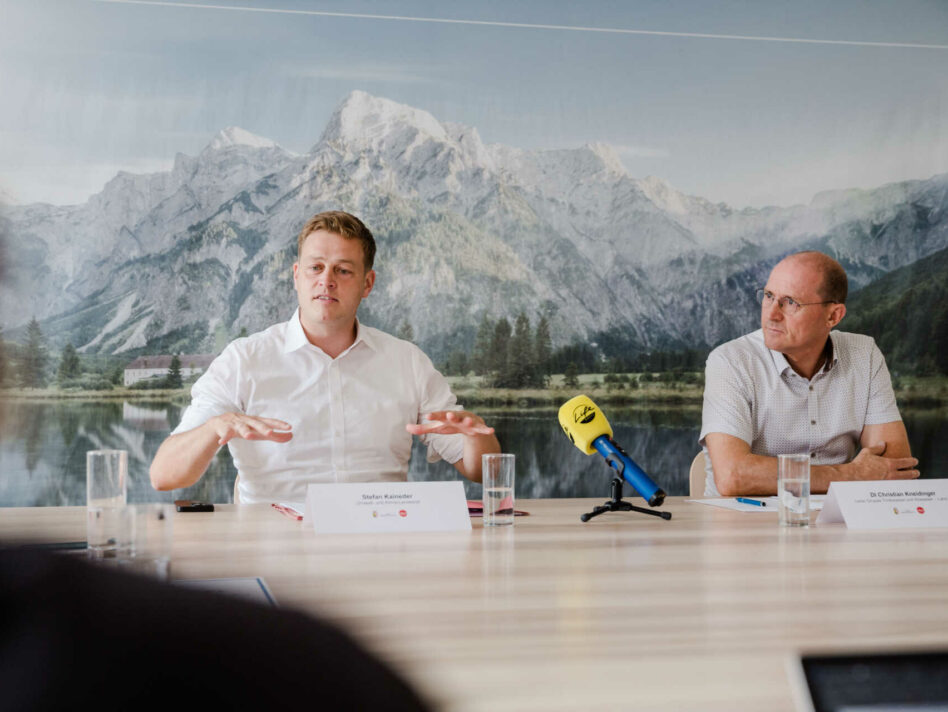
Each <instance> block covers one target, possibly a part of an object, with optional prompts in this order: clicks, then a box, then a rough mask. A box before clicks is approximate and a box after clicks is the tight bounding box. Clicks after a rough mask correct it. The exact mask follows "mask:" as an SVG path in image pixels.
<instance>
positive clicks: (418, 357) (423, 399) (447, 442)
mask: <svg viewBox="0 0 948 712" xmlns="http://www.w3.org/2000/svg"><path fill="white" fill-rule="evenodd" d="M412 367H413V370H414V372H415V383H416V385H417V387H418V388H419V394H420V398H419V412H418V422H419V423H421V422H422V416H423V415H424V414H426V413H432V412H434V411H438V410H463V408H461V406H460V405H458V399H457V397H456V396H455V395H454V393H452V391H451V386H450V385H449V384H448V381H447V379H446V378H445V377H444V376H443V375H441V373H440V372H439V371H438V370H437V369H436V368H435V367H434V364H432V363H431V359H430V358H428V356H427V355H426V354H425V353H424V352H423V351H422V350H421V349H416V350H415V353H414V358H413V363H412ZM421 441H422V442H423V443H424V444H425V445H426V446H427V447H428V455H427V460H428V462H437V461H438V460H441V459H444V460H445V461H447V462H450V463H451V464H454V463H455V462H457V461H458V460H460V459H461V458H462V457H464V436H463V435H441V434H439V433H429V434H427V435H422V436H421Z"/></svg>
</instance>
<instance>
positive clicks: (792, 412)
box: [700, 252, 919, 496]
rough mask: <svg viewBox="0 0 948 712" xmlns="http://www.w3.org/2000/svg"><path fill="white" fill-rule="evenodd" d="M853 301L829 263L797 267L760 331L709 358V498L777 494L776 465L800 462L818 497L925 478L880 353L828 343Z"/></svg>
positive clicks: (869, 345)
mask: <svg viewBox="0 0 948 712" xmlns="http://www.w3.org/2000/svg"><path fill="white" fill-rule="evenodd" d="M846 293H847V279H846V272H845V271H844V270H843V268H842V266H841V265H840V264H839V263H838V262H836V261H835V260H834V259H832V258H831V257H829V256H827V255H824V254H822V253H820V252H800V253H797V254H793V255H790V256H789V257H786V258H785V259H783V260H782V261H781V262H779V263H778V264H777V265H776V266H775V267H774V269H773V271H772V272H771V273H770V277H769V278H768V280H767V285H766V286H765V287H764V288H763V289H760V290H758V299H759V300H760V302H761V315H760V320H761V329H760V330H759V331H755V332H753V333H752V334H747V335H746V336H742V337H741V338H739V339H735V340H734V341H730V342H728V343H726V344H722V345H721V346H719V347H718V348H716V349H715V350H714V351H712V352H711V354H710V355H709V356H708V362H707V368H706V373H705V391H704V408H703V412H702V426H701V435H700V443H701V445H702V446H703V447H704V448H705V451H706V454H707V455H708V456H709V458H710V462H709V463H708V467H707V468H706V471H707V480H706V484H705V494H706V495H708V496H713V495H717V494H722V495H726V496H734V495H743V494H756V495H767V494H775V493H776V490H777V458H776V456H777V455H782V454H793V453H806V454H808V455H809V456H810V462H811V468H810V478H811V482H810V487H811V490H812V491H813V492H826V490H827V489H828V488H829V484H830V482H832V481H833V480H879V479H911V478H915V477H918V476H919V473H918V470H916V469H914V468H916V467H917V466H918V460H916V459H915V458H913V457H911V451H910V449H909V442H908V435H907V434H906V431H905V426H904V425H903V423H902V419H901V417H900V415H899V410H898V407H897V406H896V403H895V394H894V393H893V391H892V384H891V381H890V379H889V371H888V369H887V368H886V365H885V359H884V358H883V356H882V353H881V352H880V351H879V348H878V347H877V346H876V345H875V342H874V341H873V339H872V338H870V337H868V336H862V335H859V334H849V333H845V332H840V331H832V329H833V327H835V326H836V325H837V324H839V322H840V320H841V319H842V318H843V316H845V314H846V306H845V301H846ZM831 332H832V333H831ZM857 446H858V447H860V448H862V449H861V450H860V451H859V453H858V454H856V450H857ZM854 456H855V457H854ZM707 459H708V457H706V460H707Z"/></svg>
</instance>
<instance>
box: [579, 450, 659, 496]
mask: <svg viewBox="0 0 948 712" xmlns="http://www.w3.org/2000/svg"><path fill="white" fill-rule="evenodd" d="M593 447H594V448H596V450H598V451H599V454H600V455H602V456H603V457H604V458H606V462H608V463H609V466H610V467H611V468H612V469H614V470H615V471H616V472H618V473H619V475H620V476H621V477H622V479H624V480H625V481H626V482H628V483H629V484H630V485H632V488H633V489H634V490H635V491H636V492H638V493H639V494H640V495H641V496H642V497H643V498H644V499H645V500H646V501H647V502H648V503H649V505H650V506H652V507H657V506H658V505H660V504H661V503H662V502H663V501H664V500H665V493H664V492H663V491H662V489H661V488H660V487H659V486H658V485H657V484H655V483H654V482H653V481H652V478H651V477H649V476H648V475H646V474H645V471H644V470H643V469H642V468H641V467H639V466H638V465H636V464H635V462H634V461H633V460H632V458H631V457H629V456H628V455H627V454H626V452H625V450H623V449H622V448H621V447H619V446H618V445H616V444H615V443H614V442H613V441H612V440H611V439H610V438H609V437H608V436H607V435H600V436H599V437H598V438H596V439H595V440H593Z"/></svg>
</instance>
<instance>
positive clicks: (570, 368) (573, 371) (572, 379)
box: [563, 361, 579, 388]
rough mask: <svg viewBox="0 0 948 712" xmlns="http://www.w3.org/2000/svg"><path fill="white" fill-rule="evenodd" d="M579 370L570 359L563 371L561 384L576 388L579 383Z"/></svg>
mask: <svg viewBox="0 0 948 712" xmlns="http://www.w3.org/2000/svg"><path fill="white" fill-rule="evenodd" d="M578 376H579V372H578V369H577V368H576V364H575V363H573V362H572V361H570V362H569V363H568V364H567V365H566V370H565V371H564V372H563V385H564V386H566V387H567V388H576V387H577V386H578V385H579V378H578Z"/></svg>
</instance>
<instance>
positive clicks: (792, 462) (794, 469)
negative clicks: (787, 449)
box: [777, 454, 810, 527]
mask: <svg viewBox="0 0 948 712" xmlns="http://www.w3.org/2000/svg"><path fill="white" fill-rule="evenodd" d="M777 500H778V501H777V506H778V510H779V512H780V526H783V527H808V526H810V456H809V455H806V454H803V455H778V456H777Z"/></svg>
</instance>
